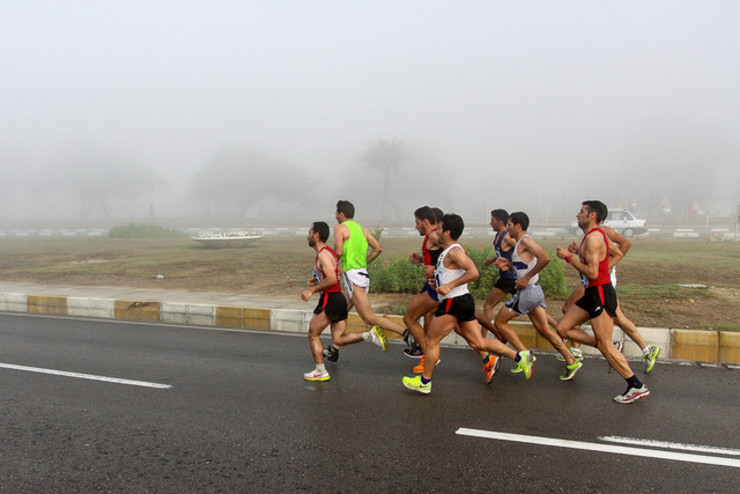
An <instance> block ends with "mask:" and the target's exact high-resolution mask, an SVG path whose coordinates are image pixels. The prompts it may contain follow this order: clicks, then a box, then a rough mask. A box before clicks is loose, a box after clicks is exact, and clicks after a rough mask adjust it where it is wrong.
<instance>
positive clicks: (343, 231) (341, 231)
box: [334, 225, 349, 257]
mask: <svg viewBox="0 0 740 494" xmlns="http://www.w3.org/2000/svg"><path fill="white" fill-rule="evenodd" d="M348 237H349V230H348V229H347V227H346V226H344V225H337V226H335V227H334V252H335V253H336V254H337V257H342V252H343V249H342V246H343V245H344V242H346V241H347V238H348Z"/></svg>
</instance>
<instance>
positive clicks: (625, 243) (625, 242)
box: [601, 225, 632, 257]
mask: <svg viewBox="0 0 740 494" xmlns="http://www.w3.org/2000/svg"><path fill="white" fill-rule="evenodd" d="M601 229H602V230H604V233H606V236H607V237H609V240H611V241H612V242H614V243H615V244H617V245H618V246H619V250H621V251H622V256H623V257H624V256H626V255H627V251H628V250H630V247H632V241H631V240H630V239H628V238H627V237H625V236H624V235H622V234H621V233H619V232H618V231H616V230H615V229H614V228H611V227H609V226H606V225H604V226H602V227H601Z"/></svg>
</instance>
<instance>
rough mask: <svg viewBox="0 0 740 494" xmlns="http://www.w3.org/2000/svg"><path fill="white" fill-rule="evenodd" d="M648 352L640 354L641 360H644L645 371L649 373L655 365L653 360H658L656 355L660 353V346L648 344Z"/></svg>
mask: <svg viewBox="0 0 740 494" xmlns="http://www.w3.org/2000/svg"><path fill="white" fill-rule="evenodd" d="M649 348H650V353H648V354H647V355H645V354H644V353H643V354H642V361H643V362H645V365H647V367H645V373H646V374H648V373H650V371H651V370H653V367H655V361H656V360H658V355H660V347H657V346H655V345H650V347H649Z"/></svg>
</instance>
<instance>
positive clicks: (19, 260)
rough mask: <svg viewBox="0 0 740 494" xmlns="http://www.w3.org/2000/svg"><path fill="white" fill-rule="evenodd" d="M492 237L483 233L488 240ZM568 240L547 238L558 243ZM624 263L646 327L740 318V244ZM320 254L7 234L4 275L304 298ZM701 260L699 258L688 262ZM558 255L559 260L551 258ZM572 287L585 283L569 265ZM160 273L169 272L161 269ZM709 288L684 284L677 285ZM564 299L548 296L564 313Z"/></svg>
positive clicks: (300, 248)
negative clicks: (43, 238)
mask: <svg viewBox="0 0 740 494" xmlns="http://www.w3.org/2000/svg"><path fill="white" fill-rule="evenodd" d="M418 243H419V240H418V239H416V238H408V239H388V240H384V241H383V247H384V252H383V258H382V259H388V260H390V259H393V258H395V257H398V256H403V257H406V256H407V255H408V252H410V251H411V249H414V248H415V249H417V250H418ZM488 243H489V240H487V239H486V240H480V241H478V240H476V241H475V246H476V247H477V246H478V244H480V245H484V244H488ZM563 244H564V245H567V242H566V241H564V240H562V239H554V240H552V241H543V246H544V247H545V248H546V249H548V250H550V251H552V250H553V249H554V246H557V245H563ZM636 244H637V245H636V246H635V247H634V248H633V250H631V251H630V254H629V256H628V257H627V258H625V260H624V261H623V262H622V263H620V265H619V268H618V271H619V280H620V281H619V285H618V287H617V292H618V293H619V295H620V303H621V305H622V309H623V310H624V312H625V314H627V316H628V317H629V318H630V319H632V320H633V321H634V322H635V324H637V325H638V326H643V327H667V328H710V327H724V328H728V327H732V326H733V325H734V327H740V289H738V288H737V279H738V278H739V277H740V263H737V258H738V253H739V252H740V245H737V244H734V243H733V244H719V245H718V244H707V243H691V242H685V243H680V244H676V243H670V242H667V241H662V242H649V243H641V244H638V243H637V242H636ZM314 257H315V253H314V252H313V251H312V250H311V249H310V248H308V246H307V245H306V242H305V240H304V239H299V238H288V239H282V238H281V239H277V238H276V239H268V238H265V239H263V240H262V241H260V242H259V243H257V244H255V245H254V246H250V247H248V248H244V249H218V250H215V249H206V248H203V247H199V246H197V245H195V244H194V243H191V242H189V241H188V240H181V239H180V240H167V239H161V240H112V239H102V238H101V239H86V240H64V241H60V240H56V241H51V240H50V241H40V240H35V241H34V240H13V241H10V240H7V239H4V240H0V277H2V279H5V280H8V281H25V282H35V283H42V284H50V285H83V286H121V287H132V288H160V289H169V290H186V291H191V292H196V293H197V292H222V293H228V294H233V293H245V294H267V295H276V296H295V297H298V296H299V294H300V292H301V290H303V288H304V287H305V285H306V281H307V279H308V277H309V275H310V271H311V265H312V262H313V260H314ZM693 259H696V260H697V261H696V264H689V262H690V261H691V260H693ZM552 262H561V261H558V260H553V261H552ZM564 274H565V276H566V279H567V280H568V283H569V284H570V286H573V285H574V284H575V283H577V279H576V275H575V273H574V272H573V270H572V269H568V268H567V266H564ZM158 275H162V278H158ZM682 283H683V284H703V285H706V286H707V287H708V288H681V287H679V284H682ZM412 296H413V295H411V294H400V295H399V294H371V301H372V302H373V305H374V306H376V308H377V309H378V310H379V311H380V312H384V313H387V314H400V313H402V312H403V310H404V309H405V306H406V304H407V303H408V301H409V300H410V299H411V297H412ZM563 302H564V299H559V298H554V297H548V299H547V304H548V312H549V313H550V314H551V315H553V317H555V318H556V319H558V318H559V317H560V315H561V307H562V305H563Z"/></svg>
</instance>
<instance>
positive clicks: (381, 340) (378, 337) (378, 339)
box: [370, 326, 388, 352]
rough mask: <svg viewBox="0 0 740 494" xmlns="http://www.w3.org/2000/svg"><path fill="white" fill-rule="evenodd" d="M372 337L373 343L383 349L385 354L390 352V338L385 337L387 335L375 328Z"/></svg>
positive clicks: (372, 330) (371, 330) (371, 331)
mask: <svg viewBox="0 0 740 494" xmlns="http://www.w3.org/2000/svg"><path fill="white" fill-rule="evenodd" d="M370 333H371V334H370V337H371V338H372V342H373V343H375V344H376V345H378V346H379V347H380V348H382V349H383V351H384V352H387V351H388V338H386V337H385V333H383V330H382V329H380V328H379V327H378V326H373V327H372V328H371V329H370Z"/></svg>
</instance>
